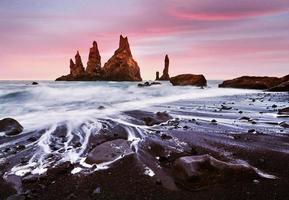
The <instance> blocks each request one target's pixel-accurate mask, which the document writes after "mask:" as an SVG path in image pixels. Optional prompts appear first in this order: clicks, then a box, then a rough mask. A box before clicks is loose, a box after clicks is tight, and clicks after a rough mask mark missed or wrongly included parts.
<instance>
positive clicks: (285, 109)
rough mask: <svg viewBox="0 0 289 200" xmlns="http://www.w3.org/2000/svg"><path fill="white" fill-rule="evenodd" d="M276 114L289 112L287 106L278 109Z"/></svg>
mask: <svg viewBox="0 0 289 200" xmlns="http://www.w3.org/2000/svg"><path fill="white" fill-rule="evenodd" d="M278 114H280V115H281V114H289V107H287V108H282V109H280V110H278Z"/></svg>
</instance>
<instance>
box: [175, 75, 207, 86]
mask: <svg viewBox="0 0 289 200" xmlns="http://www.w3.org/2000/svg"><path fill="white" fill-rule="evenodd" d="M170 82H171V83H172V84H173V85H174V86H187V85H191V86H199V87H204V86H207V80H206V78H205V77H204V76H203V75H194V74H181V75H178V76H175V77H172V78H171V79H170Z"/></svg>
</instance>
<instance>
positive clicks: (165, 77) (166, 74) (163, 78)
mask: <svg viewBox="0 0 289 200" xmlns="http://www.w3.org/2000/svg"><path fill="white" fill-rule="evenodd" d="M169 65H170V60H169V56H168V55H166V57H165V68H164V70H163V75H162V76H161V77H160V78H159V80H161V81H169V80H170V75H169Z"/></svg>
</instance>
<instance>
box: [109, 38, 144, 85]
mask: <svg viewBox="0 0 289 200" xmlns="http://www.w3.org/2000/svg"><path fill="white" fill-rule="evenodd" d="M103 71H104V77H103V79H104V80H108V81H142V78H141V75H140V68H139V66H138V64H137V62H136V61H135V60H134V59H133V56H132V54H131V50H130V46H129V43H128V38H127V37H125V38H124V37H123V36H122V35H121V36H120V40H119V48H118V49H117V50H116V51H115V53H114V55H113V56H112V57H111V58H110V59H109V60H108V61H107V63H105V65H104V67H103Z"/></svg>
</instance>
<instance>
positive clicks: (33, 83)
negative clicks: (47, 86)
mask: <svg viewBox="0 0 289 200" xmlns="http://www.w3.org/2000/svg"><path fill="white" fill-rule="evenodd" d="M38 84H39V83H37V82H35V81H33V82H32V84H31V85H38Z"/></svg>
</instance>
